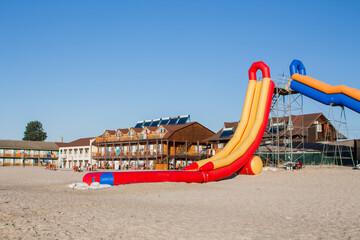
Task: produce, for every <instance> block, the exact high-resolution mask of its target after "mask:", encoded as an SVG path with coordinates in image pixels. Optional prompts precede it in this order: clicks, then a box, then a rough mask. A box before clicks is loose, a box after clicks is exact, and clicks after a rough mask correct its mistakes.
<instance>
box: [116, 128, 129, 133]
mask: <svg viewBox="0 0 360 240" xmlns="http://www.w3.org/2000/svg"><path fill="white" fill-rule="evenodd" d="M116 131H120V132H121V133H122V134H127V133H128V132H129V129H128V128H122V129H120V128H119V129H118V130H116Z"/></svg>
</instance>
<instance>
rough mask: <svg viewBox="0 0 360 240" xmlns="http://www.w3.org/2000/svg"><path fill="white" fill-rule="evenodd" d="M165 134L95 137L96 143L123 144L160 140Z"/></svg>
mask: <svg viewBox="0 0 360 240" xmlns="http://www.w3.org/2000/svg"><path fill="white" fill-rule="evenodd" d="M164 135H165V133H149V134H136V135H133V136H129V135H125V136H120V137H116V136H107V137H96V142H97V143H102V142H124V141H135V140H142V139H161V138H163V137H164Z"/></svg>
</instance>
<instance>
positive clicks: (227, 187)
mask: <svg viewBox="0 0 360 240" xmlns="http://www.w3.org/2000/svg"><path fill="white" fill-rule="evenodd" d="M84 174H85V173H74V172H72V170H69V169H62V170H57V171H49V170H45V169H44V168H43V167H25V168H22V167H1V168H0V238H1V239H360V221H359V219H360V217H359V216H360V208H359V199H360V187H359V179H360V171H359V170H353V169H351V168H345V167H334V168H331V167H306V168H305V169H303V170H299V171H293V172H290V171H276V172H272V171H265V172H263V173H262V174H261V175H258V176H237V177H235V178H232V179H229V180H224V181H220V182H213V183H206V184H186V183H151V184H134V185H126V186H118V187H113V188H109V189H102V190H76V189H71V188H69V187H67V186H66V185H68V184H71V183H75V182H81V180H82V176H83V175H84Z"/></svg>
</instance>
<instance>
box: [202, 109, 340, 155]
mask: <svg viewBox="0 0 360 240" xmlns="http://www.w3.org/2000/svg"><path fill="white" fill-rule="evenodd" d="M237 126H238V122H225V123H224V127H223V128H222V129H220V130H219V131H218V132H217V133H216V134H214V135H213V136H211V137H210V138H207V139H204V141H208V142H210V143H211V144H212V145H213V146H212V148H213V149H214V150H215V151H219V150H220V149H222V148H223V147H224V146H225V145H226V143H227V142H228V141H229V140H230V139H231V138H232V136H233V134H234V132H235V130H236V128H237ZM290 130H291V133H290ZM277 134H278V135H279V138H280V142H282V143H284V142H286V141H288V139H289V138H290V136H291V138H292V141H293V142H299V141H302V139H304V143H316V142H322V141H335V140H336V139H346V137H345V136H344V135H342V134H341V133H339V132H338V131H337V130H336V129H335V128H334V126H333V125H332V124H331V123H330V122H329V121H328V119H327V118H326V117H325V116H324V114H322V113H312V114H304V115H291V117H283V118H279V119H276V118H271V119H269V120H268V125H267V130H266V131H265V133H264V136H263V138H262V144H265V143H271V142H273V141H274V135H277ZM336 137H337V138H336Z"/></svg>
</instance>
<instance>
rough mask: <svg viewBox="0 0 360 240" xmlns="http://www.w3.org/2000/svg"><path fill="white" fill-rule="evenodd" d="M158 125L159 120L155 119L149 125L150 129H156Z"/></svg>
mask: <svg viewBox="0 0 360 240" xmlns="http://www.w3.org/2000/svg"><path fill="white" fill-rule="evenodd" d="M159 123H160V119H155V120H153V121H152V123H151V124H150V127H157V126H158V125H159Z"/></svg>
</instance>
